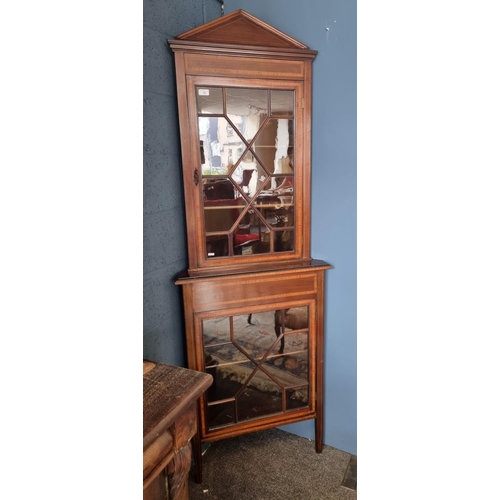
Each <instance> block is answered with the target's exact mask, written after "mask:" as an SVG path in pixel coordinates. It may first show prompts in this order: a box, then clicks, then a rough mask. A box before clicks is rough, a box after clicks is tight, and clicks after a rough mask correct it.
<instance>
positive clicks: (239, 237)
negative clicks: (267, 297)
mask: <svg viewBox="0 0 500 500" xmlns="http://www.w3.org/2000/svg"><path fill="white" fill-rule="evenodd" d="M187 90H188V93H187V97H188V109H189V124H190V130H191V137H190V141H191V142H190V149H191V151H192V155H191V159H192V163H191V164H187V165H186V164H185V165H184V169H185V170H184V188H185V194H186V200H187V202H188V206H187V210H189V211H190V212H191V214H193V213H194V214H195V217H193V223H194V226H195V230H194V232H192V233H191V234H190V235H189V237H190V238H191V239H193V238H195V240H196V244H190V245H189V248H190V251H195V252H196V262H197V267H198V268H207V267H217V266H228V265H242V264H243V265H244V263H245V262H249V263H250V262H263V261H278V260H280V259H281V260H282V259H285V260H286V259H297V258H300V257H301V256H302V253H303V232H304V220H303V212H302V211H303V191H304V190H305V189H307V190H308V189H309V184H308V181H306V182H305V181H304V179H308V178H309V176H308V175H307V176H306V175H305V174H306V172H305V170H304V161H303V155H304V148H303V141H302V133H301V131H302V127H303V109H302V103H303V85H302V83H300V82H290V81H277V82H274V81H273V82H269V81H259V80H252V81H248V82H246V81H245V80H242V79H227V78H215V77H200V76H198V77H194V76H191V77H188V78H187ZM306 184H307V185H306Z"/></svg>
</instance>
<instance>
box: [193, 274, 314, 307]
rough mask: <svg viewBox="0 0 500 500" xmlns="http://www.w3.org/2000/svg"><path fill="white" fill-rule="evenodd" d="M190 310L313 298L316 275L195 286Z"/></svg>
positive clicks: (248, 278)
mask: <svg viewBox="0 0 500 500" xmlns="http://www.w3.org/2000/svg"><path fill="white" fill-rule="evenodd" d="M192 286H193V309H194V311H195V312H201V311H213V310H217V309H225V308H228V307H234V306H240V305H252V304H258V303H262V302H266V303H267V302H270V301H277V300H281V299H285V300H288V299H302V298H313V297H314V296H316V294H317V291H318V279H317V274H316V273H305V274H300V275H293V274H291V275H283V274H281V275H280V276H279V278H277V277H276V276H272V275H268V276H265V277H256V276H254V275H245V276H240V277H239V278H238V277H234V276H233V277H231V278H229V279H223V278H222V279H217V280H210V281H204V282H200V283H195V284H193V285H192Z"/></svg>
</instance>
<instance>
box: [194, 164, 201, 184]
mask: <svg viewBox="0 0 500 500" xmlns="http://www.w3.org/2000/svg"><path fill="white" fill-rule="evenodd" d="M193 181H194V185H195V186H197V185H198V184H199V182H200V174H199V173H198V169H197V168H195V169H194V175H193Z"/></svg>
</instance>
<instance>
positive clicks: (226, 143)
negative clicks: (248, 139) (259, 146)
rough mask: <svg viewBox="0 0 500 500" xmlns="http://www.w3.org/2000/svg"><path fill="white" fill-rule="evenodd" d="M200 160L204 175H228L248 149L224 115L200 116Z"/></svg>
mask: <svg viewBox="0 0 500 500" xmlns="http://www.w3.org/2000/svg"><path fill="white" fill-rule="evenodd" d="M198 131H199V135H200V162H201V171H202V174H203V175H226V174H228V173H230V172H231V169H232V167H233V165H234V164H235V163H236V162H237V161H238V160H239V158H240V157H241V156H242V155H243V153H244V152H245V150H246V147H247V145H246V144H245V143H244V142H243V140H242V139H241V137H240V136H239V135H238V134H237V133H236V132H235V129H234V127H233V126H232V125H231V124H230V123H229V122H228V121H227V120H226V119H225V118H222V117H206V116H201V117H199V118H198Z"/></svg>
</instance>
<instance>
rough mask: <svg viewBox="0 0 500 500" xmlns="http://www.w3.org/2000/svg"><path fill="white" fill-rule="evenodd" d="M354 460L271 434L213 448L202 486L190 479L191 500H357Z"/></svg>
mask: <svg viewBox="0 0 500 500" xmlns="http://www.w3.org/2000/svg"><path fill="white" fill-rule="evenodd" d="M353 464H356V457H351V455H350V454H349V453H345V452H343V451H340V450H337V449H335V448H331V447H329V446H324V447H323V452H322V453H316V450H315V445H314V441H310V440H308V439H305V438H302V437H299V436H296V435H294V434H290V433H289V432H285V431H282V430H281V429H270V430H267V431H261V432H255V433H252V434H247V435H245V436H239V437H236V438H230V439H225V440H222V441H218V442H216V443H212V444H211V445H210V447H209V448H208V449H207V451H206V452H205V453H204V455H203V481H202V484H197V483H195V482H194V476H193V470H191V474H190V478H189V499H190V500H356V491H355V490H354V489H350V488H347V487H345V486H342V483H343V481H344V478H345V477H346V476H351V477H350V481H344V484H349V486H350V487H351V488H355V487H356V486H355V485H356V478H354V482H353V478H352V474H351V473H352V471H351V469H352V468H353V467H357V466H356V465H354V466H353Z"/></svg>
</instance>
